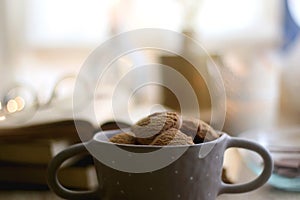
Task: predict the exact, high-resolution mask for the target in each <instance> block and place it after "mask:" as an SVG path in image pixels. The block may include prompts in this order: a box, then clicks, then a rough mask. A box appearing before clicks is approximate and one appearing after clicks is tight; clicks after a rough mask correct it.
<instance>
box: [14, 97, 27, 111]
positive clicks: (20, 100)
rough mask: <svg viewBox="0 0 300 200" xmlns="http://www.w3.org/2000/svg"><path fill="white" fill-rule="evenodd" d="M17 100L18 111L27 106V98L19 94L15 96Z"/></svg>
mask: <svg viewBox="0 0 300 200" xmlns="http://www.w3.org/2000/svg"><path fill="white" fill-rule="evenodd" d="M15 101H16V103H17V110H18V111H21V110H23V109H24V107H25V100H24V99H23V98H22V97H20V96H17V97H16V98H15Z"/></svg>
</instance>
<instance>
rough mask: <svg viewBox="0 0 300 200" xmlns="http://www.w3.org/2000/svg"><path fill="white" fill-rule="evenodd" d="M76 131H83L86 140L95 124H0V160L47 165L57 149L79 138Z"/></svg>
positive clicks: (64, 147) (78, 121) (58, 150)
mask: <svg viewBox="0 0 300 200" xmlns="http://www.w3.org/2000/svg"><path fill="white" fill-rule="evenodd" d="M75 123H76V126H75ZM77 131H80V132H83V133H84V136H83V137H85V138H86V139H87V140H88V139H91V138H92V137H93V134H94V131H95V128H94V127H93V125H92V124H90V123H89V122H88V121H84V120H77V121H74V120H64V121H54V122H48V123H41V124H34V125H28V126H23V127H12V128H0V161H8V162H16V163H30V164H43V165H47V164H48V163H49V162H50V160H51V159H52V158H53V157H54V156H55V155H56V154H58V153H59V152H60V151H62V150H64V149H66V148H67V147H69V146H70V145H72V144H74V143H78V142H81V141H80V138H79V136H78V133H77ZM75 158H76V157H74V158H72V159H70V160H68V161H67V163H70V162H71V161H74V160H76V159H75Z"/></svg>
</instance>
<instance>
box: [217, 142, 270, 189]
mask: <svg viewBox="0 0 300 200" xmlns="http://www.w3.org/2000/svg"><path fill="white" fill-rule="evenodd" d="M231 147H237V148H243V149H248V150H251V151H255V152H257V153H258V154H259V155H260V156H261V157H262V158H263V161H264V169H263V171H262V173H261V174H260V175H259V176H258V177H257V178H256V179H254V180H253V181H250V182H248V183H243V184H226V183H224V182H221V187H220V190H219V194H223V193H243V192H249V191H251V190H255V189H257V188H259V187H260V186H262V185H263V184H265V183H266V182H267V181H268V179H269V178H270V176H271V174H272V171H273V160H272V158H271V155H270V153H269V152H268V150H266V149H265V148H264V147H263V146H261V145H260V144H258V143H255V142H252V141H249V140H244V139H240V138H231V137H229V139H228V141H227V146H226V149H227V148H231Z"/></svg>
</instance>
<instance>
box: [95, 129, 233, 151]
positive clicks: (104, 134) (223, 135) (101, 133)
mask: <svg viewBox="0 0 300 200" xmlns="http://www.w3.org/2000/svg"><path fill="white" fill-rule="evenodd" d="M125 130H130V129H129V128H125V129H116V130H106V131H98V132H96V133H95V135H94V136H93V139H92V141H94V142H98V143H102V144H107V145H116V146H119V147H129V148H149V149H160V148H189V147H199V146H204V145H210V144H216V143H220V142H221V141H223V140H225V139H226V138H227V137H229V135H228V134H227V133H224V132H222V131H217V132H218V133H219V134H220V137H219V138H217V139H215V140H211V141H206V142H203V143H198V144H186V145H135V144H118V143H113V142H109V141H108V140H107V139H108V138H109V137H107V135H111V136H112V135H115V134H117V133H121V132H124V131H125ZM101 136H102V137H105V139H106V140H101V139H100V138H99V137H101Z"/></svg>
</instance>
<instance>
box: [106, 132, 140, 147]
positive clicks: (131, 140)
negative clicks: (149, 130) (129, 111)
mask: <svg viewBox="0 0 300 200" xmlns="http://www.w3.org/2000/svg"><path fill="white" fill-rule="evenodd" d="M109 141H110V142H113V143H117V144H135V143H136V138H135V137H134V136H132V135H129V134H128V133H119V134H116V135H114V136H113V137H111V138H110V139H109Z"/></svg>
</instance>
